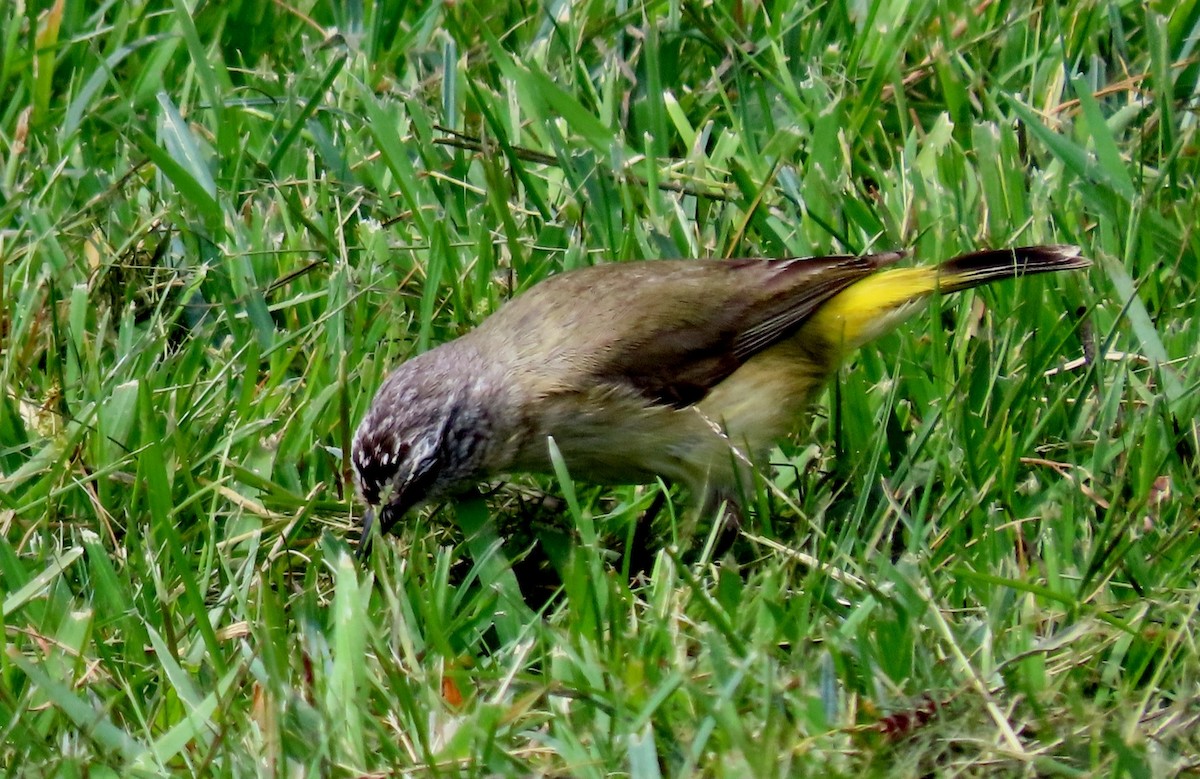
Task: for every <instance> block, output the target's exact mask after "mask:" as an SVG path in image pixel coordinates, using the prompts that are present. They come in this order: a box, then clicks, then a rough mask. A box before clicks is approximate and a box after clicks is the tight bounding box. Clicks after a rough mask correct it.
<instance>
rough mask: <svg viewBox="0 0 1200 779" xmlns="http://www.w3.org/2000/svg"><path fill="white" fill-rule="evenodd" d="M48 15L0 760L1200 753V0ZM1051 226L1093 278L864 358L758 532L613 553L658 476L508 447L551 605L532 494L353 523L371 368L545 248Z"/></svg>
mask: <svg viewBox="0 0 1200 779" xmlns="http://www.w3.org/2000/svg"><path fill="white" fill-rule="evenodd" d="M46 5H47V4H46V3H37V4H35V3H3V4H0V383H2V385H3V393H2V394H0V406H2V407H0V529H2V530H3V533H2V535H0V603H2V609H0V615H2V620H0V623H2V625H3V630H2V631H0V636H2V639H0V641H2V643H3V647H2V649H3V651H0V771H3V772H4V774H5V775H31V776H42V775H46V776H50V775H63V776H78V775H83V774H84V773H85V772H86V773H87V774H88V775H92V776H100V775H109V776H118V775H119V776H126V775H157V774H161V773H164V772H172V773H181V774H213V775H231V776H244V775H253V774H267V775H289V776H291V775H320V776H325V775H338V776H340V775H359V774H363V773H376V772H378V773H387V772H392V771H407V772H408V774H407V775H410V776H460V775H461V776H477V775H483V774H494V775H546V776H581V777H591V776H607V775H628V776H632V777H638V778H644V777H658V776H688V775H705V776H714V777H726V776H727V777H741V776H762V777H770V776H816V775H834V776H837V775H842V776H846V775H862V774H867V775H887V776H892V775H900V776H902V775H928V774H931V773H933V774H945V775H964V776H985V775H986V776H992V775H1048V776H1049V775H1053V776H1059V775H1061V776H1078V775H1106V776H1126V775H1128V776H1136V777H1141V776H1169V775H1177V774H1179V773H1195V772H1196V771H1197V770H1200V736H1197V735H1196V734H1197V733H1200V727H1197V725H1198V724H1200V722H1198V721H1200V658H1198V653H1197V639H1198V637H1197V634H1196V632H1195V626H1196V625H1197V624H1200V623H1198V621H1197V615H1196V613H1197V609H1198V608H1200V589H1198V588H1197V584H1196V579H1197V572H1198V571H1200V533H1198V532H1197V531H1198V527H1197V516H1198V514H1200V503H1198V500H1197V495H1200V473H1198V467H1197V460H1196V454H1197V447H1198V445H1200V442H1198V440H1197V429H1196V422H1195V420H1196V418H1197V416H1198V407H1200V393H1197V385H1198V384H1200V368H1198V365H1197V361H1196V358H1195V355H1196V353H1197V344H1198V343H1200V303H1198V302H1197V300H1198V299H1200V294H1198V293H1200V290H1198V287H1200V283H1198V276H1200V235H1198V234H1197V232H1196V230H1195V224H1196V214H1197V213H1200V194H1198V192H1200V187H1198V185H1197V174H1198V172H1200V169H1198V165H1200V154H1198V153H1197V149H1198V148H1200V147H1198V145H1197V144H1198V139H1197V122H1196V118H1197V115H1196V108H1197V105H1196V102H1195V95H1196V93H1197V89H1198V87H1200V83H1198V81H1200V64H1198V63H1197V61H1196V56H1197V52H1196V51H1195V48H1196V40H1197V36H1198V35H1200V5H1198V4H1196V3H1184V4H1182V5H1181V6H1180V7H1179V8H1178V10H1175V11H1171V12H1169V15H1163V14H1165V13H1168V8H1169V6H1166V5H1155V6H1154V7H1153V8H1152V9H1149V10H1147V9H1146V8H1145V7H1144V6H1143V5H1142V4H1135V3H1124V4H1107V5H1106V4H1092V3H1086V2H1081V1H1077V0H1072V1H1071V2H1067V3H1063V4H1060V5H1058V6H1056V7H1055V8H1054V9H1053V10H1045V11H1030V10H1029V8H1028V7H1027V4H1022V3H1010V2H1006V1H1005V0H999V1H998V2H993V3H982V4H978V5H972V4H965V3H955V2H945V3H908V2H903V1H898V2H887V3H881V4H878V5H877V6H872V5H871V4H866V3H837V2H834V3H831V4H828V5H822V4H811V5H810V4H803V3H801V4H797V5H795V6H791V5H789V4H786V3H780V4H773V3H766V4H762V3H757V2H742V3H731V4H725V3H715V4H704V3H698V2H689V1H687V0H684V1H683V2H678V1H676V2H666V3H645V4H643V3H638V4H629V3H622V4H619V7H620V8H621V9H622V10H621V11H620V12H619V13H616V14H614V13H613V12H612V10H610V7H609V4H606V3H599V2H582V3H576V4H566V3H562V4H552V6H551V9H552V12H551V11H547V10H545V9H541V8H538V7H536V6H532V5H530V6H526V5H523V4H517V3H512V4H498V5H496V6H495V7H491V6H489V5H488V4H474V3H434V4H430V5H428V6H421V5H419V4H417V5H410V4H404V3H357V2H352V3H344V4H343V3H326V2H309V3H301V4H299V5H289V4H279V3H272V2H268V1H267V0H244V2H240V3H229V4H220V3H199V4H196V3H192V4H188V3H184V2H182V1H181V0H177V1H176V2H173V3H157V2H149V3H138V2H133V3H106V4H84V3H64V4H60V5H51V7H50V8H48V9H46V10H41V9H43V8H44V7H45V6H46ZM96 5H99V8H100V10H92V9H93V7H94V6H96ZM189 6H195V9H190V8H189ZM1035 242H1061V243H1076V244H1078V245H1080V246H1081V247H1083V249H1084V251H1085V253H1086V254H1087V255H1088V256H1090V257H1092V258H1094V259H1095V260H1096V267H1095V268H1094V269H1092V270H1091V271H1089V272H1087V273H1080V274H1069V275H1059V276H1055V277H1051V278H1037V279H1026V280H1021V281H1019V282H1015V283H1008V284H1003V285H997V286H994V287H990V288H987V289H985V290H981V291H979V292H977V293H970V294H964V295H959V296H955V297H948V298H946V299H944V300H939V301H935V302H934V304H933V305H932V306H931V307H930V311H929V313H928V314H927V315H922V316H920V317H918V318H917V319H916V320H915V321H914V322H913V323H912V324H911V325H908V326H906V327H905V328H903V329H902V331H901V332H898V333H896V334H894V335H891V336H889V337H887V338H885V339H883V340H882V341H881V342H880V343H879V344H877V345H876V346H873V347H868V348H867V349H865V350H863V352H862V353H861V354H860V355H858V356H857V357H856V358H855V359H854V360H853V361H852V363H851V364H849V365H847V366H846V368H845V369H844V370H843V371H842V372H841V373H840V374H839V375H838V379H837V382H836V386H835V387H834V388H833V389H832V390H831V391H830V392H829V393H827V394H826V395H825V396H824V397H823V399H822V401H821V403H820V404H819V406H818V408H817V414H816V418H815V423H814V426H813V429H812V431H811V433H806V434H804V435H802V436H801V437H800V438H799V439H798V440H797V441H796V442H795V445H794V446H789V447H787V448H785V449H784V450H783V451H780V452H778V453H777V455H776V457H775V460H776V461H777V462H778V463H780V465H781V467H779V468H778V469H776V470H775V471H774V472H773V473H768V474H766V475H767V476H768V477H769V478H770V479H771V480H772V482H773V483H772V485H771V488H770V489H766V490H764V493H763V495H762V498H761V501H760V502H761V503H762V504H763V507H764V508H768V509H769V510H768V511H761V512H759V513H758V515H757V517H756V518H754V519H753V521H751V522H750V523H749V525H748V527H747V528H746V533H747V537H746V538H744V539H743V540H742V541H741V542H740V550H739V552H740V553H739V555H738V562H737V565H730V564H727V563H728V561H727V563H726V564H716V563H714V561H712V560H711V559H710V557H709V556H708V555H707V554H706V552H705V540H706V539H705V537H704V536H703V531H704V526H701V528H700V529H701V535H700V536H697V537H692V538H688V537H686V534H684V535H681V536H679V539H680V542H679V543H675V541H676V539H675V537H674V536H672V533H675V532H682V531H681V530H680V528H683V527H684V526H685V525H686V523H687V519H686V511H685V510H684V509H683V508H681V507H679V506H677V505H675V504H674V503H673V502H672V503H671V504H670V505H669V506H668V510H667V513H666V515H665V516H666V519H665V520H664V521H663V522H662V523H661V524H662V525H663V538H662V544H663V548H662V550H661V551H660V552H658V555H657V557H656V558H655V565H654V567H653V570H652V571H651V572H650V573H649V574H648V575H647V576H645V577H643V578H641V579H639V580H636V581H635V582H634V583H633V584H630V583H629V579H628V577H627V576H626V575H625V574H624V572H623V570H622V568H623V565H624V564H625V563H626V560H625V558H624V557H623V556H622V552H621V550H622V548H623V539H624V537H625V534H626V532H627V528H628V527H629V523H630V521H631V520H632V519H633V518H634V517H636V516H638V515H639V513H640V512H641V511H643V510H644V509H645V508H646V506H647V505H648V504H649V503H650V501H651V500H652V499H653V497H654V493H655V489H656V488H639V489H634V488H630V487H621V486H616V487H611V486H610V487H605V488H603V489H600V488H596V487H592V486H588V485H583V484H580V485H576V486H575V488H574V489H575V491H574V492H572V490H571V489H569V485H567V489H564V487H563V486H560V485H559V484H558V482H557V481H555V480H544V481H541V482H536V481H533V480H529V479H517V480H515V484H516V485H518V486H519V487H520V488H521V489H523V490H524V489H528V488H535V489H544V490H549V491H551V492H552V493H554V494H555V495H560V496H565V497H566V498H567V500H566V501H565V502H563V503H561V504H558V503H554V502H551V504H550V505H552V506H553V505H563V506H565V508H562V509H561V510H558V511H557V515H556V516H555V517H552V518H551V522H550V524H551V525H553V524H554V523H557V531H556V532H554V531H552V529H543V530H542V531H541V532H540V534H541V535H542V536H543V538H544V540H545V547H546V550H547V551H548V552H549V555H550V557H551V558H552V559H553V560H554V561H555V564H556V566H557V569H558V574H559V575H560V577H561V586H560V587H558V588H557V589H553V590H552V591H551V592H550V593H548V595H547V594H546V593H542V597H528V598H527V597H525V596H529V595H530V593H529V592H527V591H526V592H524V593H523V592H522V591H521V590H520V589H519V587H520V586H526V589H528V587H527V585H525V584H521V585H518V583H517V579H516V578H515V577H514V574H513V572H512V570H511V569H510V566H509V561H510V560H522V559H524V558H525V556H526V554H527V552H529V549H527V546H528V544H527V542H525V541H518V540H516V539H515V538H510V539H508V541H507V543H504V542H503V541H501V536H500V534H498V533H497V532H496V528H497V527H501V528H503V527H509V526H513V525H514V524H515V525H518V526H520V525H524V524H528V522H529V520H528V519H527V518H526V517H527V512H523V510H522V509H520V508H518V507H516V504H515V501H513V500H511V496H512V495H513V494H514V493H513V491H512V490H509V491H506V492H502V493H501V494H500V496H499V497H497V498H496V499H494V500H492V501H490V502H489V503H487V504H485V503H482V502H479V501H466V502H463V503H462V504H460V505H459V506H457V507H447V508H446V509H445V510H443V511H440V512H437V513H435V514H434V515H433V516H425V517H423V518H421V519H419V520H416V521H414V522H413V523H412V524H411V525H410V526H408V527H405V528H403V529H402V531H401V533H400V534H399V536H398V537H397V538H395V539H392V540H389V541H387V542H386V543H381V544H379V545H378V546H377V548H376V550H375V554H374V555H373V556H372V558H371V560H370V561H369V564H367V565H366V566H365V567H364V566H360V565H358V564H357V563H356V562H354V561H353V560H352V559H351V558H350V557H348V555H349V554H350V553H351V551H352V544H351V543H350V541H351V540H352V539H353V538H354V537H355V536H356V533H357V531H356V529H355V528H356V524H357V520H358V517H360V516H361V506H359V505H357V503H356V502H355V500H354V499H353V487H352V484H351V482H350V481H349V475H348V467H347V453H348V448H349V442H350V435H351V432H352V430H353V427H354V425H355V424H356V423H357V421H358V419H359V417H360V416H361V415H362V414H363V413H364V412H365V410H366V408H367V406H368V403H369V402H370V399H371V396H372V394H373V392H374V390H375V388H376V387H377V386H378V385H379V383H380V382H381V381H382V378H383V376H384V374H385V373H386V371H387V370H388V368H389V367H391V366H393V365H395V364H397V363H398V362H400V361H401V360H403V359H405V358H407V357H409V356H411V355H413V354H415V353H417V352H418V351H420V350H422V349H425V348H428V347H430V346H432V345H436V344H438V343H442V342H444V341H446V340H448V339H450V338H453V337H455V336H456V335H459V334H461V333H462V332H465V331H466V330H467V329H469V328H470V327H472V326H474V325H475V324H477V323H478V322H480V321H481V320H482V319H483V318H484V317H485V316H487V314H488V313H490V312H491V311H493V310H495V309H496V307H497V306H499V305H500V304H501V303H502V302H503V300H505V299H506V298H507V297H509V296H510V295H511V294H512V293H513V292H515V291H519V290H521V289H524V288H527V287H528V286H530V285H532V284H534V283H536V282H537V281H538V280H540V279H542V278H544V277H545V276H547V275H548V274H551V273H554V272H556V271H560V270H562V269H565V268H572V267H577V266H580V265H586V264H590V263H596V262H615V261H621V260H627V259H634V258H644V257H667V256H680V257H693V256H731V255H743V256H746V255H759V254H765V255H800V254H810V253H823V252H831V251H837V252H843V251H851V252H859V251H867V250H872V249H880V250H882V249H890V248H894V247H909V248H911V249H913V250H914V253H915V254H916V256H917V257H918V258H919V259H920V260H921V261H925V262H931V261H934V260H937V259H940V258H943V257H945V256H949V255H951V254H953V253H956V252H961V251H967V250H970V249H973V248H976V247H980V246H985V245H986V246H1002V245H1009V244H1015V243H1035ZM1085 354H1086V355H1090V356H1092V357H1093V359H1092V360H1090V361H1089V362H1088V363H1086V364H1076V365H1071V364H1070V362H1071V361H1072V360H1077V359H1078V358H1081V357H1082V356H1084V355H1085ZM673 497H678V496H673ZM544 513H546V512H545V511H543V514H544ZM455 516H456V517H457V522H452V521H451V519H450V518H451V517H455ZM675 518H682V519H681V520H680V522H679V523H676V522H675V521H674V520H675ZM463 528H466V529H467V530H475V529H478V532H477V533H464V532H463ZM526 535H527V536H528V535H529V534H528V533H526ZM535 551H536V550H535Z"/></svg>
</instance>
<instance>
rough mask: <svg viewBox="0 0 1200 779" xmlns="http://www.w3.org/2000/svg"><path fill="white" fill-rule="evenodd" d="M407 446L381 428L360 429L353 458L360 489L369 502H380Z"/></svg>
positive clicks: (355, 439) (364, 427)
mask: <svg viewBox="0 0 1200 779" xmlns="http://www.w3.org/2000/svg"><path fill="white" fill-rule="evenodd" d="M406 449H407V446H406V445H405V444H403V443H401V442H399V441H397V440H396V439H395V437H394V436H390V435H387V434H385V433H383V432H381V430H380V429H379V428H368V427H367V426H365V425H364V426H363V427H360V428H359V430H358V432H357V433H356V434H355V436H354V447H353V451H352V453H351V459H352V460H353V461H354V470H355V472H356V473H357V474H358V486H359V488H360V489H361V490H362V493H363V498H365V499H366V501H367V502H368V503H371V504H374V503H378V502H379V493H380V491H381V490H382V489H383V487H384V485H385V484H387V482H388V480H390V479H391V478H392V477H393V476H395V475H396V471H397V470H398V469H399V467H400V463H401V462H402V460H403V459H404V456H405V450H406Z"/></svg>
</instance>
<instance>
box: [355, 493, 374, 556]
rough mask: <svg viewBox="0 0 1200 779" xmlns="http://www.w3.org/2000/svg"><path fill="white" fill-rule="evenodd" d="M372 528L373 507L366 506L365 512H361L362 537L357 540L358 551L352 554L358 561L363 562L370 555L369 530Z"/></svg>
mask: <svg viewBox="0 0 1200 779" xmlns="http://www.w3.org/2000/svg"><path fill="white" fill-rule="evenodd" d="M374 526H375V507H374V506H367V510H366V511H364V512H363V523H362V535H361V536H359V538H358V549H357V550H356V551H355V552H354V556H355V557H356V558H358V559H359V560H365V559H366V558H367V555H368V554H370V553H371V529H372V528H373V527H374Z"/></svg>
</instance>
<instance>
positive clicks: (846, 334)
mask: <svg viewBox="0 0 1200 779" xmlns="http://www.w3.org/2000/svg"><path fill="white" fill-rule="evenodd" d="M1091 264H1092V263H1091V261H1090V260H1088V259H1087V258H1085V257H1083V256H1081V255H1080V253H1079V249H1078V247H1075V246H1022V247H1018V248H1015V249H989V250H985V251H979V252H972V253H971V254H963V255H961V256H959V257H955V258H954V259H952V260H947V261H946V262H943V263H942V264H941V265H936V266H927V267H924V268H920V267H918V268H893V269H888V270H884V271H881V272H879V273H875V274H872V275H870V276H867V277H866V278H863V279H861V280H860V281H856V282H855V283H854V284H851V285H850V286H849V287H847V288H846V289H844V290H843V291H841V292H839V293H838V294H837V295H835V296H833V297H832V298H830V299H829V301H828V302H826V303H825V304H824V305H822V306H821V307H820V308H819V309H818V310H817V311H816V312H815V313H814V314H813V316H812V317H811V318H810V319H809V321H808V323H806V325H805V328H804V329H805V331H806V332H807V334H809V335H811V336H815V337H818V338H823V339H824V340H825V342H826V343H828V344H830V345H831V346H833V347H834V348H835V349H837V351H840V352H841V353H842V354H846V353H848V352H851V351H853V350H854V349H857V348H858V347H860V346H862V345H863V344H865V343H867V342H868V341H871V340H873V339H875V338H878V337H879V336H881V335H883V334H884V333H886V332H888V331H889V330H891V329H892V328H894V327H895V326H896V325H898V324H900V323H901V322H903V321H904V320H905V319H908V318H909V317H910V316H912V314H914V313H915V312H916V311H917V309H918V308H920V306H921V304H922V303H923V302H924V301H925V300H926V298H928V297H929V296H930V295H932V294H934V293H935V292H936V293H942V294H946V293H950V292H958V291H959V290H964V289H969V288H971V287H977V286H979V285H981V284H987V283H990V282H993V281H1000V280H1002V279H1011V278H1015V277H1017V276H1031V275H1034V274H1037V273H1052V272H1055V271H1063V270H1078V269H1081V268H1086V267H1088V266H1089V265H1091Z"/></svg>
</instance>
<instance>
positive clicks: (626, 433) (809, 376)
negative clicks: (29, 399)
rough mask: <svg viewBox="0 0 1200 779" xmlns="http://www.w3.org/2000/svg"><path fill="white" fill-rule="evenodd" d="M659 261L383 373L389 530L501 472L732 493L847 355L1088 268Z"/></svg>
mask: <svg viewBox="0 0 1200 779" xmlns="http://www.w3.org/2000/svg"><path fill="white" fill-rule="evenodd" d="M902 256H904V255H903V253H901V252H888V253H884V254H874V255H869V256H864V257H850V256H836V257H812V258H790V259H774V260H762V259H750V260H659V261H646V262H627V263H615V264H609V265H600V266H596V267H591V268H583V269H580V270H575V271H570V272H568V273H563V274H561V275H558V276H553V277H551V278H549V279H547V280H546V281H543V282H542V283H540V284H538V285H536V286H534V287H533V288H532V289H530V290H529V291H528V292H525V293H524V294H522V295H519V296H517V297H516V298H514V299H513V300H512V301H510V302H509V303H507V304H506V305H504V306H503V307H502V308H501V309H500V310H499V311H497V312H496V313H495V314H493V315H492V316H491V317H490V318H488V319H487V320H486V321H484V323H483V324H481V325H480V326H479V327H477V328H476V329H475V330H473V331H472V332H470V333H468V334H466V335H464V336H462V337H461V338H458V339H456V340H454V341H451V342H450V343H447V344H445V345H443V346H439V347H437V348H436V349H433V350H431V351H429V352H426V353H425V354H422V355H420V356H418V357H415V358H413V359H411V360H409V361H407V362H405V363H404V364H402V365H401V366H400V367H398V368H397V369H396V370H395V371H393V372H392V373H391V375H389V376H388V377H387V379H386V380H385V381H384V383H383V386H382V387H381V388H380V390H379V393H378V394H377V395H376V396H375V400H374V402H373V403H372V405H371V409H370V410H369V411H368V412H367V415H366V416H365V417H364V418H363V421H362V423H361V424H360V425H359V427H358V431H357V432H356V433H355V435H354V444H353V460H354V468H355V471H356V472H357V476H358V484H359V489H360V490H361V492H362V496H363V498H364V499H365V500H366V502H367V504H368V506H369V509H368V511H367V513H366V516H365V518H364V528H363V537H364V540H365V539H367V538H368V537H369V532H370V527H371V523H372V518H373V511H374V510H375V509H376V508H377V507H381V508H378V510H379V519H380V523H381V526H382V529H383V530H384V531H385V532H386V531H387V530H388V529H389V528H391V527H392V526H393V525H394V524H395V523H396V522H397V521H398V520H399V519H400V518H401V517H402V516H403V515H404V514H405V512H407V511H408V510H409V509H411V508H413V507H416V506H419V505H421V504H423V503H428V502H430V501H435V500H439V499H442V498H446V497H449V496H452V495H455V494H457V493H460V492H463V491H465V490H467V489H468V488H470V487H471V486H473V485H474V484H476V483H478V482H480V481H482V480H484V479H487V478H489V477H491V476H495V475H498V474H503V473H512V472H543V473H545V472H552V465H551V461H550V455H549V447H548V444H547V439H548V438H551V437H553V439H554V441H555V443H556V444H557V445H558V448H559V450H560V451H561V452H562V456H563V459H564V461H565V462H566V465H567V467H568V469H569V470H570V472H571V474H572V475H573V476H577V477H580V478H583V479H585V480H588V481H594V482H599V483H614V484H620V483H645V482H651V481H653V480H654V479H655V477H658V476H661V477H663V478H664V479H666V480H667V481H671V482H680V483H682V484H684V485H686V486H687V487H689V488H690V489H691V490H692V494H693V497H694V498H695V499H696V500H697V501H698V502H705V501H711V500H713V499H733V498H734V497H735V496H736V494H737V492H738V488H739V486H743V485H744V482H742V481H740V480H741V479H743V478H744V477H745V475H746V474H747V472H748V471H747V468H748V464H749V463H757V462H761V459H762V458H763V456H764V455H765V454H766V452H767V451H768V450H769V449H770V447H771V446H772V445H773V444H774V443H775V442H777V441H779V440H780V439H782V438H785V437H786V436H788V435H790V434H792V433H794V432H796V430H797V428H798V427H799V426H800V425H801V423H802V422H803V420H804V418H805V415H806V411H807V408H808V405H809V402H810V400H811V399H812V398H813V396H814V395H815V393H816V392H817V391H818V390H819V389H820V387H821V385H822V384H823V383H824V382H825V381H826V380H827V379H828V378H829V376H830V375H831V374H832V373H833V372H834V371H835V370H836V368H837V366H838V364H839V363H840V362H841V360H842V358H843V357H845V356H846V355H847V354H848V353H849V352H851V351H853V350H854V349H857V348H858V347H859V346H861V345H863V344H864V343H866V342H867V341H870V340H871V339H873V338H876V337H878V336H880V335H882V334H883V333H885V332H887V331H888V330H890V329H891V328H892V327H893V326H895V325H896V324H898V323H900V322H902V321H903V320H904V319H906V318H908V317H909V316H910V315H911V314H913V313H914V312H915V311H916V310H917V309H918V308H920V306H921V304H922V303H923V302H924V301H925V300H926V299H927V298H929V297H930V296H931V295H933V294H937V293H949V292H955V291H958V290H962V289H967V288H969V287H974V286H977V285H980V284H986V283H988V282H991V281H997V280H1001V279H1007V278H1012V277H1015V276H1022V275H1029V274H1034V273H1048V272H1052V271H1062V270H1075V269H1080V268H1086V267H1087V266H1089V265H1090V264H1091V263H1090V262H1089V261H1088V260H1087V259H1085V258H1083V257H1081V256H1080V253H1079V250H1078V249H1077V248H1076V247H1073V246H1029V247H1022V248H1017V249H1000V250H994V251H981V252H976V253H973V254H966V255H963V256H961V257H956V258H954V259H952V260H949V261H947V262H944V263H942V264H941V265H937V266H926V267H917V268H890V269H887V270H882V271H881V269H882V268H884V267H885V266H888V265H891V264H892V263H894V262H895V261H896V260H898V259H900V258H901V257H902Z"/></svg>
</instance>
